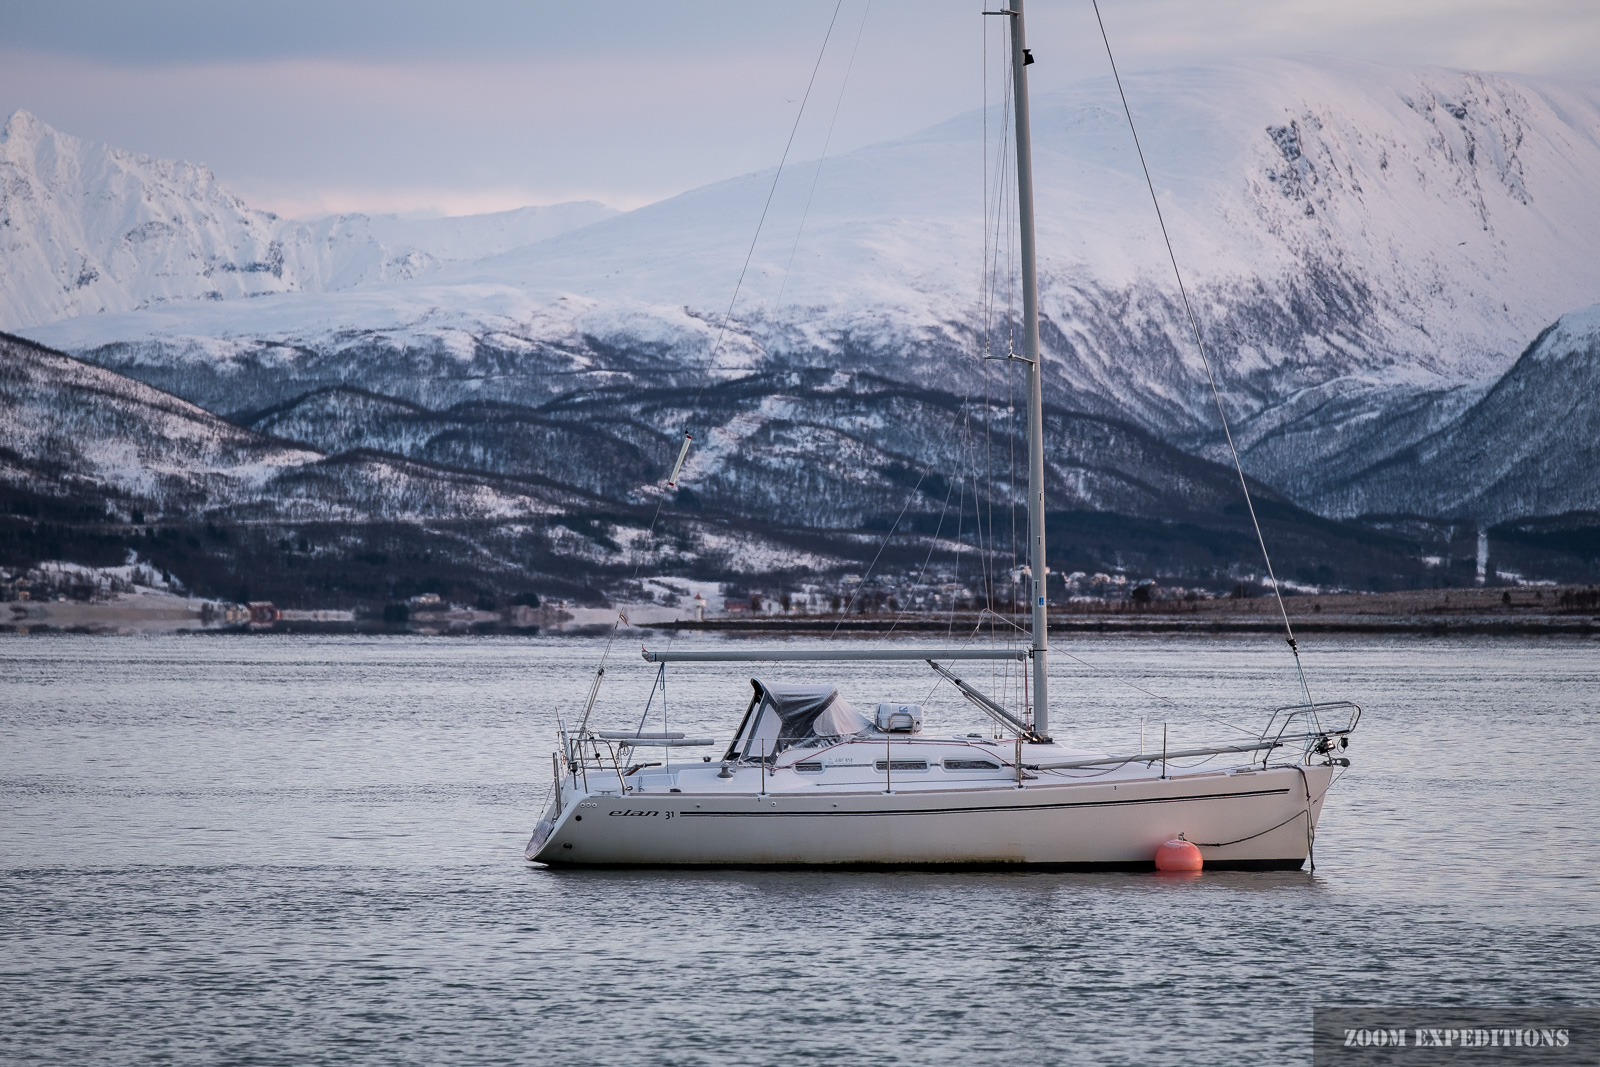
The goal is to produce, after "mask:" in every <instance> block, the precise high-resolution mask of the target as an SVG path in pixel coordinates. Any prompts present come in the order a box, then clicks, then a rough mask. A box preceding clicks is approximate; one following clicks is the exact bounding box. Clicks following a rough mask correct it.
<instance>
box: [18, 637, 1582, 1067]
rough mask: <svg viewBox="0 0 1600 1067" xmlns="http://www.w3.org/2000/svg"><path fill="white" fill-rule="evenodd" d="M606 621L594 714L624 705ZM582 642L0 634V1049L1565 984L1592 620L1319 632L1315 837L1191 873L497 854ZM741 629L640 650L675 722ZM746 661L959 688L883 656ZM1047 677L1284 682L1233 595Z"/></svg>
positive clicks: (1293, 1024)
mask: <svg viewBox="0 0 1600 1067" xmlns="http://www.w3.org/2000/svg"><path fill="white" fill-rule="evenodd" d="M648 640H650V641H651V642H652V643H653V644H655V645H665V644H666V643H667V641H668V639H666V638H648ZM680 640H681V641H685V642H687V641H689V640H691V639H689V638H681V639H680ZM698 640H700V641H708V640H715V639H707V638H699V639H698ZM636 642H637V636H636V635H634V636H625V637H623V638H619V641H618V644H617V646H616V647H615V648H614V649H613V655H612V660H611V666H610V669H609V670H608V672H607V679H606V686H605V688H604V689H603V690H602V698H601V700H600V703H599V705H598V708H597V711H596V718H597V722H598V723H599V724H600V725H608V726H621V725H625V724H631V723H637V722H638V716H639V714H640V712H641V711H642V710H643V708H644V705H645V701H646V698H647V696H648V695H649V693H650V689H651V685H652V682H653V680H654V673H653V671H654V668H651V667H650V666H648V665H646V664H644V663H642V662H641V661H640V660H639V658H638V656H637V652H636ZM600 650H601V644H600V643H598V642H595V641H591V640H586V639H584V640H580V639H570V638H569V639H562V638H531V639H530V638H477V637H473V638H465V637H459V638H449V637H435V638H430V637H396V638H363V637H290V636H258V637H247V636H218V635H195V636H164V637H151V638H94V637H77V636H63V635H52V636H44V635H35V636H20V635H19V636H15V637H10V638H5V639H0V1062H4V1063H6V1064H67V1063H71V1064H80V1063H87V1064H101V1063H104V1064H147V1063H184V1064H187V1063H206V1064H221V1063H311V1064H316V1063H344V1062H360V1063H383V1064H453V1063H464V1064H465V1063H470V1064H496V1063H532V1064H561V1065H569V1064H570V1065H586V1064H607V1065H610V1064H730V1065H743V1064H780V1063H815V1064H841V1065H844V1064H848V1065H864V1064H961V1065H970V1064H1000V1063H1011V1062H1015V1061H1017V1060H1018V1058H1019V1057H1025V1058H1026V1059H1027V1061H1028V1062H1035V1063H1046V1064H1049V1063H1146V1062H1156V1061H1173V1062H1183V1063H1186V1064H1237V1063H1244V1062H1258V1063H1309V1062H1310V1058H1311V1053H1310V1047H1311V1046H1310V1030H1311V1010H1312V1007H1313V1006H1314V1005H1316V1004H1319V1003H1320V1004H1327V1003H1351V1002H1355V1003H1366V1004H1397V1005H1406V1004H1418V1003H1449V1004H1462V1005H1477V1004H1485V1005H1488V1004H1493V1005H1501V1004H1548V1005H1561V1004H1566V1005H1579V1004H1583V1005H1594V1004H1596V1003H1600V908H1597V904H1600V891H1597V889H1596V879H1597V873H1596V870H1595V862H1594V856H1595V835H1596V832H1597V828H1600V788H1597V785H1600V775H1597V773H1596V770H1595V738H1596V732H1597V731H1596V726H1597V721H1600V711H1597V704H1600V642H1597V641H1595V640H1590V639H1578V638H1562V639H1498V638H1471V639H1465V638H1464V639H1442V638H1424V637H1394V638H1381V639H1378V638H1327V637H1324V638H1317V639H1315V640H1313V641H1312V642H1311V643H1310V647H1309V648H1308V649H1307V654H1306V662H1307V671H1308V675H1309V678H1310V684H1311V686H1312V690H1313V694H1314V695H1315V696H1316V697H1317V698H1318V699H1334V698H1348V699H1352V700H1357V701H1360V702H1361V703H1362V704H1363V705H1364V706H1365V708H1366V716H1365V719H1364V720H1363V722H1362V725H1361V729H1360V730H1359V732H1358V733H1357V735H1356V737H1355V739H1354V741H1353V743H1352V746H1351V749H1350V753H1349V754H1350V756H1351V758H1352V761H1353V763H1354V766H1353V767H1352V768H1351V770H1350V771H1349V772H1348V773H1347V774H1346V775H1345V776H1344V778H1343V779H1342V780H1340V781H1339V782H1338V783H1337V785H1336V786H1335V787H1334V790H1333V792H1332V794H1331V795H1330V798H1329V801H1328V803H1327V807H1326V810H1325V813H1324V816H1323V822H1322V826H1321V828H1320V830H1319V834H1318V837H1317V842H1316V860H1317V869H1316V872H1315V873H1311V872H1309V871H1303V872H1293V873H1281V872H1280V873H1261V874H1256V873H1221V872H1217V873H1207V874H1204V875H1202V876H1201V877H1199V878H1197V879H1192V880H1181V879H1173V878H1170V877H1163V876H1158V875H1154V874H1050V873H1021V872H1018V873H949V874H936V873H917V872H839V871H836V872H828V871H818V872H803V871H800V872H797V871H782V872H753V871H707V872H693V871H672V872H647V871H605V872H582V871H555V870H549V869H545V868H541V867H537V866H533V865H530V864H528V863H526V862H525V861H524V860H523V858H522V846H523V844H524V842H525V840H526V838H527V835H528V833H529V831H530V830H531V828H532V826H533V824H534V822H535V820H536V819H537V817H538V814H539V811H540V809H541V807H542V805H543V802H544V798H545V795H546V791H547V789H548V788H549V783H550V777H551V772H550V755H549V753H550V750H551V747H552V736H553V732H554V723H555V714H556V712H557V710H558V709H564V712H565V713H566V714H568V715H570V714H571V713H572V710H573V708H574V707H575V706H577V705H579V704H581V702H582V699H583V696H584V694H585V693H586V692H587V689H588V685H589V681H590V679H591V677H592V672H593V669H594V667H595V665H596V663H597V661H598V657H599V655H600ZM1072 657H1077V658H1076V659H1074V658H1072ZM752 666H753V665H750V664H739V665H732V666H728V667H719V666H704V667H701V666H695V667H692V668H672V669H671V671H672V673H670V674H669V675H668V677H667V697H668V699H667V702H666V720H665V721H666V722H667V724H668V726H669V728H684V729H686V730H688V731H690V732H694V733H698V732H702V731H705V732H708V733H711V734H716V735H718V736H726V735H727V734H728V733H729V732H730V731H731V729H732V727H733V726H734V725H735V723H736V722H737V717H738V715H739V714H740V713H741V712H742V711H743V708H744V703H745V700H746V696H747V693H748V678H749V677H750V675H751V673H752ZM754 666H755V671H754V673H756V674H758V675H767V676H770V677H772V678H773V679H774V680H783V679H788V680H796V679H801V678H810V679H822V678H826V679H829V680H836V681H838V682H839V683H840V685H841V688H842V689H843V690H844V691H845V693H846V695H847V696H849V697H851V698H852V699H853V700H855V701H857V702H858V703H864V704H870V703H872V702H874V701H876V700H880V699H883V700H888V699H900V700H919V701H924V702H925V703H926V704H927V706H928V714H929V718H930V720H931V726H930V728H933V729H939V728H941V727H943V728H948V729H961V730H963V731H965V730H967V729H980V728H982V727H981V721H980V720H978V719H977V718H976V717H975V716H976V713H975V712H973V711H972V709H971V708H970V707H968V706H966V705H965V704H962V703H960V702H959V701H958V700H956V699H955V698H953V697H952V695H951V693H950V690H949V688H948V687H945V688H943V689H938V690H936V689H935V687H934V686H933V684H932V682H933V680H932V679H931V678H930V677H928V672H927V669H926V667H922V668H921V669H920V670H919V669H918V666H919V665H917V664H915V663H898V664H890V665H886V666H874V665H870V664H861V663H849V664H842V665H837V666H817V665H805V664H793V663H790V664H783V665H781V666H775V667H773V668H770V669H766V670H763V669H762V668H761V667H760V666H759V665H754ZM989 672H990V668H989V667H987V666H984V667H973V668H972V669H971V670H970V671H968V672H967V677H968V680H969V681H974V682H976V683H979V684H981V685H983V686H985V687H990V686H992V687H993V688H994V690H995V691H996V692H1001V693H1002V694H1004V693H1008V692H1010V689H1009V688H1008V687H1009V686H1010V685H1011V681H1012V680H1011V679H1008V678H1006V677H1002V676H999V675H995V676H993V677H991V676H990V673H989ZM1052 675H1053V678H1054V682H1053V684H1054V686H1055V694H1056V702H1055V708H1056V711H1055V714H1056V721H1057V728H1056V733H1057V735H1058V736H1062V735H1065V736H1066V737H1067V738H1069V739H1070V740H1073V741H1075V742H1085V743H1090V744H1094V745H1099V746H1103V747H1106V748H1108V749H1111V750H1113V751H1129V750H1131V749H1132V748H1133V747H1134V746H1136V745H1137V744H1138V741H1139V733H1140V728H1141V727H1140V723H1141V718H1142V719H1143V722H1144V727H1143V728H1144V730H1145V731H1146V732H1147V735H1148V736H1149V737H1150V738H1159V735H1160V731H1161V729H1162V724H1163V723H1166V724H1167V726H1168V730H1169V735H1170V738H1171V743H1172V744H1173V746H1174V747H1177V746H1178V745H1180V744H1193V743H1198V742H1202V741H1204V740H1206V739H1208V738H1212V737H1221V736H1228V735H1229V731H1230V729H1231V728H1233V727H1238V728H1241V729H1249V730H1255V729H1259V727H1260V725H1261V723H1262V722H1263V721H1264V719H1265V709H1267V708H1270V707H1271V706H1272V705H1274V704H1279V703H1287V702H1289V701H1291V700H1293V699H1295V696H1296V693H1297V683H1296V682H1295V681H1294V678H1293V676H1292V674H1291V672H1290V665H1289V662H1288V658H1287V654H1286V653H1285V652H1284V651H1283V646H1282V644H1281V642H1280V641H1277V640H1273V639H1268V638H1264V637H1255V636H1218V637H1137V636H1135V637H1101V638H1092V639H1084V638H1074V639H1071V640H1064V641H1062V642H1060V651H1059V653H1058V655H1057V656H1056V658H1055V660H1054V663H1053V670H1052ZM651 719H652V723H653V724H654V725H656V726H659V724H660V723H661V722H662V721H663V719H662V711H661V700H660V695H659V694H657V695H656V699H655V701H654V702H653V704H652V710H651ZM1217 720H1220V721H1217ZM689 758H697V757H694V756H691V757H689Z"/></svg>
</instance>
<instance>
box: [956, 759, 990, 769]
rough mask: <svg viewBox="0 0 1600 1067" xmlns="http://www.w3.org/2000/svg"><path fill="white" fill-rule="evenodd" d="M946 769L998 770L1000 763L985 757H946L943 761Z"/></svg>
mask: <svg viewBox="0 0 1600 1067" xmlns="http://www.w3.org/2000/svg"><path fill="white" fill-rule="evenodd" d="M944 769H945V770H947V771H998V770H999V769H1000V764H998V763H996V762H995V761H994V760H987V759H947V760H945V761H944Z"/></svg>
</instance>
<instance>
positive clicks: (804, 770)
mask: <svg viewBox="0 0 1600 1067" xmlns="http://www.w3.org/2000/svg"><path fill="white" fill-rule="evenodd" d="M794 769H795V770H797V771H799V772H800V773H801V774H820V773H821V772H822V764H821V763H820V762H818V761H817V760H806V761H805V762H803V763H796V764H795V765H794Z"/></svg>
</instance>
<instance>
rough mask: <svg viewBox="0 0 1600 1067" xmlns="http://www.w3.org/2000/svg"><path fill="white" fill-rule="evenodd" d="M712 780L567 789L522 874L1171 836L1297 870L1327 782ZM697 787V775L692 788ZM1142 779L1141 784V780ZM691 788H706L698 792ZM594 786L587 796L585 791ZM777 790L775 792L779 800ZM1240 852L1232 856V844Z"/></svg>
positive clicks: (1072, 850)
mask: <svg viewBox="0 0 1600 1067" xmlns="http://www.w3.org/2000/svg"><path fill="white" fill-rule="evenodd" d="M715 769H716V768H715V767H714V766H711V767H706V768H705V769H704V771H701V768H699V767H694V768H693V769H692V771H688V772H685V773H683V774H681V775H677V776H674V778H673V780H674V781H679V782H680V783H681V784H680V785H679V786H677V787H676V788H681V789H682V790H683V791H682V792H669V791H668V789H667V788H659V789H645V790H643V791H630V792H628V793H626V794H623V793H621V791H620V789H618V788H617V786H618V780H617V778H616V777H615V776H614V775H613V776H610V782H609V784H610V785H611V786H612V788H611V789H609V790H607V789H603V788H595V789H594V790H593V791H586V790H584V789H583V788H582V784H583V783H582V780H581V779H580V780H578V781H573V780H572V779H571V778H569V779H568V782H569V783H570V785H569V788H568V789H567V790H566V793H565V795H564V796H563V797H562V800H561V804H560V810H559V811H556V810H554V809H553V810H552V811H551V812H550V813H549V814H547V816H546V818H545V819H544V820H543V821H541V823H540V825H539V828H538V829H537V830H536V831H535V834H534V838H533V840H532V841H530V842H529V844H528V850H527V853H528V858H529V859H530V860H536V861H538V862H540V863H547V864H555V865H576V866H660V865H669V866H829V865H874V866H957V865H1038V866H1052V867H1064V868H1071V867H1086V868H1088V867H1123V868H1138V867H1150V866H1151V865H1152V864H1153V861H1154V857H1155V853H1156V849H1157V848H1158V847H1159V846H1160V845H1161V844H1162V842H1164V841H1167V840H1170V839H1171V838H1174V837H1177V836H1178V835H1179V834H1180V833H1181V834H1183V835H1184V836H1185V837H1186V838H1187V839H1188V840H1189V841H1191V842H1194V843H1196V844H1197V845H1199V846H1200V847H1201V853H1202V855H1203V856H1204V859H1205V864H1206V866H1207V867H1212V868H1216V867H1241V868H1277V869H1297V868H1299V867H1300V866H1301V865H1302V864H1303V863H1304V862H1305V859H1306V857H1307V855H1308V853H1309V851H1310V845H1311V835H1312V832H1313V830H1314V828H1315V825H1316V821H1317V818H1318V817H1319V815H1320V814H1321V810H1322V801H1323V797H1324V796H1325V794H1326V793H1327V790H1328V786H1329V784H1330V782H1331V780H1332V775H1333V771H1334V768H1332V767H1328V766H1303V765H1300V766H1274V767H1270V768H1268V769H1265V770H1263V769H1261V768H1260V767H1259V766H1257V767H1255V768H1253V769H1252V768H1239V769H1237V770H1232V771H1206V772H1203V773H1196V772H1189V773H1185V772H1183V771H1177V770H1176V769H1174V770H1175V773H1174V774H1173V775H1172V776H1171V777H1167V778H1162V777H1160V776H1159V775H1157V774H1154V773H1150V772H1147V771H1144V769H1143V768H1140V769H1139V771H1138V772H1125V773H1121V774H1114V775H1105V774H1102V775H1101V776H1098V777H1095V778H1094V779H1092V780H1078V781H1073V780H1051V778H1052V777H1053V776H1047V777H1046V778H1042V779H1035V780H1031V781H1027V782H1025V783H1024V784H1023V785H1022V786H1021V787H1018V786H1017V785H1016V784H1015V783H997V782H993V781H992V780H991V781H988V782H982V783H979V782H974V783H972V784H971V786H969V787H950V786H939V787H933V788H929V787H927V786H923V785H921V784H920V783H911V784H908V785H907V786H906V787H905V788H903V789H901V788H897V789H896V791H894V792H892V793H891V792H885V791H883V790H882V789H878V790H876V791H864V790H861V789H859V788H854V789H831V788H816V787H814V786H812V783H809V782H786V781H783V779H786V778H787V779H791V780H792V779H794V778H796V777H798V776H796V775H793V774H789V775H784V774H782V773H779V774H776V775H773V776H772V778H773V779H777V780H778V781H776V782H774V783H771V787H770V788H769V789H768V791H767V792H765V793H762V792H759V791H750V790H749V789H748V785H749V784H750V782H749V779H750V778H751V777H752V776H753V775H754V773H755V772H754V771H752V770H749V769H744V770H741V772H740V775H739V778H740V781H739V785H740V786H744V787H745V788H744V789H743V790H741V791H737V792H736V791H734V790H733V789H732V788H719V787H721V786H724V785H725V784H726V785H727V786H730V787H731V786H732V784H733V783H732V782H728V783H723V782H720V781H718V780H717V779H716V776H715V774H714V773H712V772H714V771H715ZM695 772H700V773H695ZM1141 772H1142V773H1141ZM693 779H704V782H703V783H702V784H703V785H704V786H705V788H704V789H703V790H697V789H696V788H695V784H696V783H695V781H693ZM595 785H596V786H599V783H595ZM785 786H788V788H785ZM1241 838H1242V839H1244V840H1241Z"/></svg>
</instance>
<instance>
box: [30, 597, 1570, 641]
mask: <svg viewBox="0 0 1600 1067" xmlns="http://www.w3.org/2000/svg"><path fill="white" fill-rule="evenodd" d="M210 607H212V608H214V607H215V605H210ZM268 607H270V605H268ZM206 608H207V604H206V602H205V601H202V600H199V599H197V598H189V597H183V596H174V595H170V594H167V595H136V596H127V597H122V598H119V599H116V600H111V601H90V602H84V601H19V602H12V603H7V604H5V605H0V609H5V610H0V633H11V634H23V635H26V634H32V633H78V634H104V635H107V636H112V635H119V634H139V633H145V634H149V633H182V634H201V633H223V634H230V633H231V634H239V633H250V634H273V633H278V634H371V635H381V634H437V635H440V636H445V635H459V636H470V635H474V634H498V635H517V634H520V635H526V636H532V635H543V636H575V637H581V636H589V635H593V634H599V633H608V632H610V630H611V628H612V622H613V620H614V619H615V617H616V614H617V613H618V610H619V609H618V608H614V607H613V608H598V607H596V608H581V607H573V608H567V609H549V608H544V609H539V610H530V609H527V608H518V609H513V610H512V611H510V612H502V613H490V612H485V611H473V610H470V609H465V608H449V609H440V610H437V611H428V612H416V613H414V614H412V615H411V616H410V617H409V619H407V620H405V621H398V622H386V621H384V620H382V619H379V618H373V617H367V616H364V615H361V614H359V613H358V612H356V611H352V610H348V609H347V610H338V611H335V610H318V611H313V610H294V609H290V610H284V611H281V612H275V616H276V617H274V618H272V619H271V621H250V620H249V619H248V617H246V618H239V619H235V618H233V617H229V618H227V619H226V620H224V619H223V618H221V617H219V616H218V615H217V614H216V612H215V611H211V612H209V613H208V612H207V611H206ZM620 610H621V611H623V612H625V613H626V614H627V615H628V616H629V617H630V619H631V620H632V621H631V622H630V623H629V625H628V626H627V627H626V629H628V630H630V631H633V632H635V633H650V632H658V633H702V632H703V633H717V634H726V635H729V636H754V635H771V636H826V635H830V634H839V635H841V636H843V635H853V636H861V637H883V636H886V635H888V634H891V633H906V634H928V633H943V634H948V635H949V636H950V637H951V639H966V638H967V637H968V636H969V635H971V634H973V633H974V632H975V631H978V630H984V631H988V630H990V629H993V630H994V631H997V632H999V631H1005V630H1011V631H1012V632H1013V633H1015V634H1017V635H1018V636H1019V637H1021V636H1022V635H1023V634H1024V631H1025V630H1026V627H1027V624H1028V619H1027V617H1026V616H1024V615H1010V616H1007V615H1003V614H989V615H986V614H983V613H980V612H977V611H973V610H965V611H957V612H953V613H944V614H939V615H934V614H929V613H918V614H900V615H896V614H894V613H889V612H883V613H872V614H864V613H862V614H852V615H848V616H844V615H834V614H823V615H799V614H772V615H750V614H748V613H735V614H719V615H715V616H712V617H710V618H705V619H692V618H683V617H681V616H682V615H683V614H686V612H685V611H684V610H683V609H681V608H672V607H668V606H665V605H661V604H638V605H625V606H623V607H622V608H621V609H620ZM1283 613H1285V614H1287V615H1288V617H1289V622H1290V624H1291V625H1292V626H1293V628H1294V630H1295V632H1296V633H1302V634H1317V633H1323V634H1326V633H1354V634H1431V635H1449V634H1459V635H1474V634H1482V635H1496V634H1499V635H1528V636H1543V635H1571V636H1591V635H1600V587H1596V586H1566V587H1555V586H1545V587H1534V588H1530V587H1527V586H1510V587H1492V586H1491V587H1480V588H1471V589H1430V590H1410V591H1405V592H1395V593H1335V594H1329V595H1306V594H1301V595H1298V596H1289V597H1285V598H1284V601H1283ZM1013 627H1014V629H1012V628H1013ZM1050 629H1051V632H1052V633H1056V634H1061V635H1070V634H1074V633H1127V634H1141V633H1144V634H1217V633H1276V634H1281V633H1282V632H1283V615H1282V614H1280V611H1279V607H1278V601H1277V600H1276V599H1275V598H1273V597H1270V596H1267V597H1251V598H1245V599H1219V600H1194V601H1154V602H1150V603H1135V602H1132V601H1073V602H1068V603H1065V604H1061V605H1057V606H1056V607H1055V608H1054V610H1052V611H1051V612H1050Z"/></svg>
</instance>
